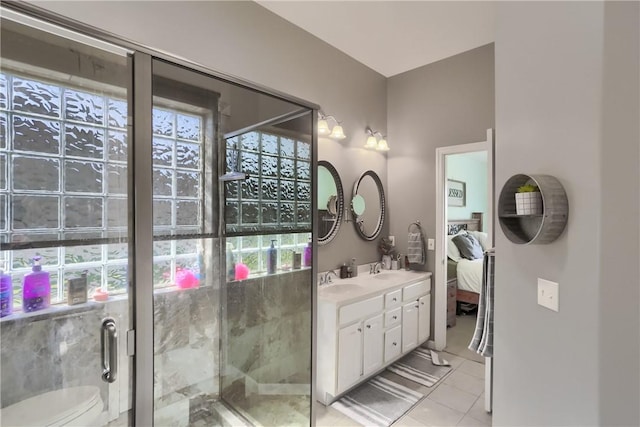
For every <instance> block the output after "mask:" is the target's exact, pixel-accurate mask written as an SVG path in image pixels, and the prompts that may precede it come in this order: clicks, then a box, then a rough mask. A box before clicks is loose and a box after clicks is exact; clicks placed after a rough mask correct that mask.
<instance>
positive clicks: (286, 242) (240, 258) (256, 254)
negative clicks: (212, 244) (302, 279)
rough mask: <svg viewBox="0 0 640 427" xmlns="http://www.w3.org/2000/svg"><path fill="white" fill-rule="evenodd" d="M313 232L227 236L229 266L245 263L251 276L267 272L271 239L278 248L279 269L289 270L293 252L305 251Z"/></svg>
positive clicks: (277, 262)
mask: <svg viewBox="0 0 640 427" xmlns="http://www.w3.org/2000/svg"><path fill="white" fill-rule="evenodd" d="M310 238H311V233H290V234H271V235H255V236H237V237H230V238H227V248H226V249H227V253H228V255H227V264H229V265H227V268H232V267H231V265H233V263H243V264H245V265H246V266H247V267H248V268H249V274H250V276H255V275H261V274H266V273H267V249H268V248H269V247H270V246H271V241H272V240H275V242H274V247H275V248H276V249H278V257H277V261H276V265H277V271H288V270H290V269H291V268H292V267H293V253H294V252H297V253H299V254H302V253H303V250H304V247H305V246H307V243H308V242H309V239H310ZM232 277H233V275H232V272H231V271H229V272H228V274H227V280H232Z"/></svg>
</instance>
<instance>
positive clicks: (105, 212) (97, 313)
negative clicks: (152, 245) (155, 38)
mask: <svg viewBox="0 0 640 427" xmlns="http://www.w3.org/2000/svg"><path fill="white" fill-rule="evenodd" d="M1 43H2V45H1V49H0V51H1V65H0V261H1V264H2V265H0V268H1V269H2V270H3V273H2V274H3V275H2V289H1V290H0V293H1V294H2V304H1V305H2V312H3V317H2V318H1V319H0V334H1V336H2V347H1V350H0V371H1V372H2V386H1V387H2V389H1V393H0V395H1V399H0V408H1V409H0V417H1V418H2V422H3V424H6V425H45V423H47V425H48V423H50V422H54V421H56V419H58V418H57V417H60V416H62V415H63V414H64V415H65V416H69V415H70V414H71V416H73V417H75V416H76V415H77V416H78V417H81V418H74V420H73V423H75V424H82V425H91V426H93V425H96V426H101V425H106V424H107V423H111V424H109V425H130V424H131V423H132V419H131V417H130V412H131V411H130V409H131V387H130V384H131V378H130V371H131V370H130V357H129V356H128V349H127V332H128V331H129V330H130V301H131V300H130V298H129V289H130V287H129V272H130V271H129V270H130V269H129V266H130V262H129V260H130V254H131V251H129V244H130V227H129V225H130V220H129V216H128V212H129V209H128V194H129V193H130V189H131V186H130V182H129V180H128V175H129V174H128V171H129V164H128V162H129V146H130V144H129V141H130V139H131V135H130V133H129V123H128V115H129V109H130V108H129V101H128V99H129V96H130V81H131V67H130V53H131V52H129V51H127V50H125V49H122V48H120V47H117V46H113V45H110V44H108V43H104V42H102V41H98V40H95V39H92V38H90V37H86V36H82V35H79V34H77V33H74V32H71V31H68V30H65V29H62V28H60V27H57V26H53V25H50V24H46V23H43V22H41V21H38V20H35V19H32V18H28V17H25V16H23V15H19V14H17V13H14V12H12V11H10V10H6V9H4V8H3V9H2V23H1ZM36 263H39V264H40V266H39V267H38V266H36V265H35V264H36ZM21 402H22V403H23V405H24V406H26V408H27V411H22V412H20V410H19V406H20V403H21ZM25 402H26V403H25ZM55 402H58V403H55ZM49 403H51V404H50V405H48V404H49Z"/></svg>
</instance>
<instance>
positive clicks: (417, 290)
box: [402, 279, 431, 301]
mask: <svg viewBox="0 0 640 427" xmlns="http://www.w3.org/2000/svg"><path fill="white" fill-rule="evenodd" d="M430 291H431V279H427V280H422V281H420V282H418V283H414V284H413V285H409V286H405V287H404V288H403V289H402V300H403V301H410V300H412V299H417V298H418V297H419V296H422V295H424V294H426V293H428V292H430Z"/></svg>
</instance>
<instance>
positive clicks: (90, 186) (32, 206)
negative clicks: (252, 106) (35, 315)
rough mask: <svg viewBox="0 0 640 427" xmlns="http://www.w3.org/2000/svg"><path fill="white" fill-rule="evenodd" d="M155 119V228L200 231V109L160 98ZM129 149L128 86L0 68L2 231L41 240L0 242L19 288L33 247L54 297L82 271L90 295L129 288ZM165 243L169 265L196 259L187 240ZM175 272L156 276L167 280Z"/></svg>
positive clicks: (5, 236)
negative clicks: (70, 82)
mask: <svg viewBox="0 0 640 427" xmlns="http://www.w3.org/2000/svg"><path fill="white" fill-rule="evenodd" d="M114 94H117V95H114ZM153 119H154V120H153V135H154V136H153V138H154V144H153V145H154V151H153V164H154V169H153V171H154V212H153V215H154V218H157V219H158V221H156V222H155V224H156V226H157V227H156V230H159V231H160V232H161V233H162V234H164V233H173V234H175V233H177V232H182V231H186V232H197V231H199V229H200V228H199V227H200V226H201V223H202V213H201V206H200V200H201V199H202V193H203V191H202V177H203V176H204V173H203V170H204V168H203V161H202V160H201V159H202V153H203V141H204V136H203V123H204V118H203V116H201V115H199V114H197V113H194V112H193V111H178V110H176V109H168V108H162V107H156V108H154V109H153ZM128 151H129V150H128V138H127V101H126V90H125V89H123V88H110V89H109V94H106V93H102V92H100V90H99V89H97V90H95V91H92V90H91V89H88V88H87V87H84V88H82V89H80V88H77V87H70V86H65V85H61V84H58V83H54V82H50V81H45V80H43V79H39V78H33V77H28V76H24V75H19V74H14V73H10V72H7V71H6V70H3V71H2V73H0V241H1V242H3V243H5V244H9V243H26V242H41V246H45V247H44V248H40V249H24V250H22V249H21V250H4V251H2V252H0V263H4V264H5V271H6V272H8V273H9V274H11V276H12V280H13V283H14V293H15V294H16V296H17V297H18V298H19V294H20V288H21V280H22V277H23V276H24V274H26V273H28V272H30V271H31V268H30V264H29V263H30V260H31V258H32V257H33V256H35V255H40V256H42V258H43V259H42V265H43V269H44V270H46V271H48V272H50V274H51V287H52V294H51V301H52V303H57V302H64V301H66V289H65V283H66V281H67V279H69V278H74V277H78V276H79V275H80V274H81V273H82V272H83V271H87V273H88V282H89V296H91V293H92V292H93V291H94V290H96V289H98V288H102V289H107V290H108V291H109V293H110V294H117V293H124V292H126V289H127V273H128V272H127V264H128V250H127V238H128V227H127V224H128V208H127V205H128V203H127V195H128V171H127V161H128ZM73 241H78V243H79V244H78V245H77V246H73ZM43 242H47V243H46V244H45V243H43ZM58 242H60V243H58ZM49 243H50V245H49ZM161 243H165V244H167V245H168V247H169V250H168V252H167V251H164V252H162V254H161V257H164V258H163V259H162V261H163V262H166V261H168V262H169V263H170V265H171V266H172V268H171V270H170V271H172V272H175V271H176V266H177V267H178V268H180V267H181V266H183V265H184V266H185V267H186V266H188V267H189V268H191V269H195V268H197V267H198V250H197V247H196V246H197V245H196V246H194V244H193V242H192V241H184V242H182V241H178V242H158V245H160V244H161ZM46 246H51V247H46ZM167 257H168V258H167ZM169 258H170V259H169ZM173 276H174V273H171V274H170V275H169V277H168V278H167V277H164V276H163V277H159V278H158V280H157V281H156V282H155V283H156V286H163V285H170V284H172V281H173V279H174V277H173ZM20 305H21V302H20V301H16V304H14V306H15V308H17V309H19V307H20Z"/></svg>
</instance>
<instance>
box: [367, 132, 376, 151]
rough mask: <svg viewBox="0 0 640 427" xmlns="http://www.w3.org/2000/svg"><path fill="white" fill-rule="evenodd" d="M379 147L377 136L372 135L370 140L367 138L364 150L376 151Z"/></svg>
mask: <svg viewBox="0 0 640 427" xmlns="http://www.w3.org/2000/svg"><path fill="white" fill-rule="evenodd" d="M377 147H378V140H377V139H376V137H375V136H373V135H371V136H370V137H369V138H367V143H366V144H364V148H370V149H372V150H373V149H375V148H377Z"/></svg>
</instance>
